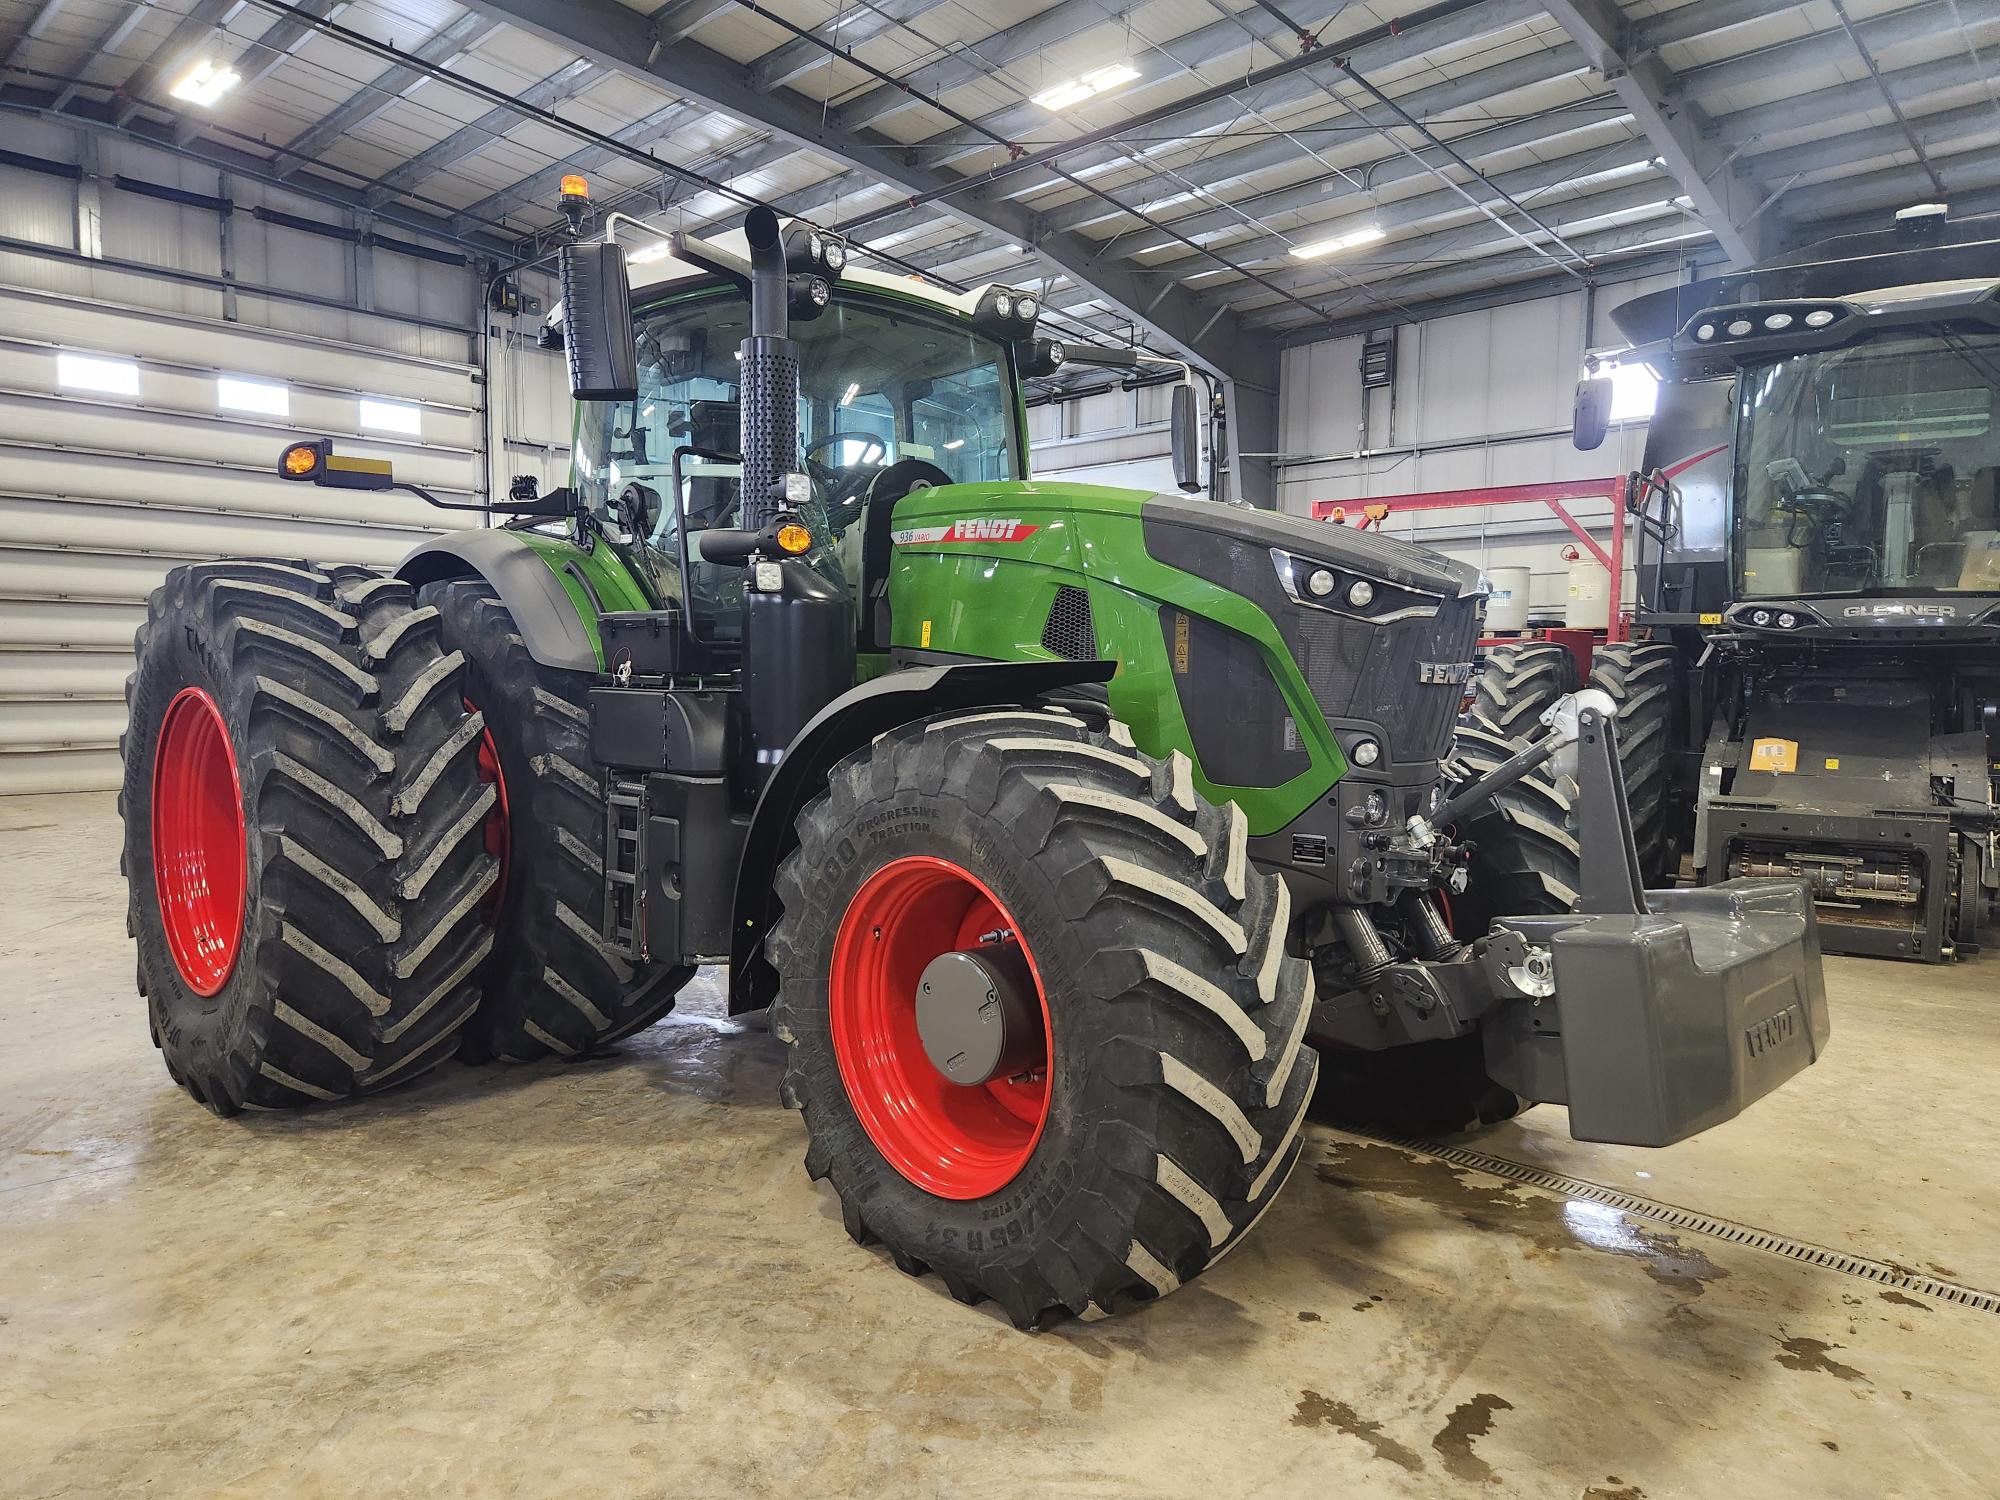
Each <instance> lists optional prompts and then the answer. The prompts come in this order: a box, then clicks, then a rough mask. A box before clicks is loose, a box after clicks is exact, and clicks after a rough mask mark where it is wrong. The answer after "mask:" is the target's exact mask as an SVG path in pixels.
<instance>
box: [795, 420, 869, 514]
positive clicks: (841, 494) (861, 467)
mask: <svg viewBox="0 0 2000 1500" xmlns="http://www.w3.org/2000/svg"><path fill="white" fill-rule="evenodd" d="M835 443H859V444H860V445H861V457H859V458H857V459H856V460H855V461H854V462H853V463H851V464H839V465H835V464H826V463H821V462H820V461H819V460H818V459H816V458H814V457H813V455H814V454H815V453H818V452H819V451H820V450H821V449H823V448H831V447H832V446H833V445H834V444H835ZM888 456H889V445H888V444H887V443H886V442H884V441H883V440H882V439H881V438H879V437H877V436H876V435H875V434H874V433H872V432H829V433H828V434H827V435H826V436H825V437H823V438H821V439H820V440H819V441H818V442H816V443H811V444H808V445H807V447H806V452H805V460H806V472H807V473H808V474H810V475H811V476H812V478H813V482H814V483H815V484H817V485H818V486H819V487H820V489H821V491H822V492H823V494H822V499H823V503H824V504H825V505H826V508H827V509H828V510H829V511H831V510H834V509H836V508H837V507H839V506H842V505H845V504H847V503H848V502H849V501H851V500H853V499H854V498H855V497H856V496H857V495H859V494H860V493H861V492H862V491H863V490H864V489H866V488H867V487H868V484H869V482H870V481H871V480H873V479H874V477H875V472H874V471H875V470H876V468H877V467H878V466H879V465H880V464H881V462H882V460H883V459H885V458H887V457H888Z"/></svg>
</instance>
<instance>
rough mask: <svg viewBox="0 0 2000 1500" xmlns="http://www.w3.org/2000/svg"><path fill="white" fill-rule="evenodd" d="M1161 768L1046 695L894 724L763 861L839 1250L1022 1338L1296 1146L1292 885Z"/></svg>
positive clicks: (1188, 1233) (1247, 1197) (1203, 1217)
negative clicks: (868, 1259)
mask: <svg viewBox="0 0 2000 1500" xmlns="http://www.w3.org/2000/svg"><path fill="white" fill-rule="evenodd" d="M1189 769H1190V768H1189V765H1188V761H1187V758H1186V757H1185V756H1182V755H1178V754H1176V755H1173V756H1171V757H1169V758H1168V759H1166V760H1153V759H1151V758H1149V757H1146V756H1143V755H1141V754H1140V753H1139V752H1138V751H1136V750H1135V749H1133V748H1132V745H1131V742H1130V736H1129V735H1128V734H1127V733H1126V732H1125V730H1124V728H1123V726H1122V725H1116V724H1114V725H1112V726H1111V728H1110V731H1109V732H1108V733H1099V732H1096V731H1093V730H1091V729H1089V728H1087V727H1086V726H1085V724H1084V723H1083V722H1082V721H1081V720H1079V719H1077V718H1074V717H1072V716H1070V715H1067V714H1063V713H1059V712H1039V711H1027V710H1016V711H1002V712H983V713H972V714H965V715H958V716H954V717H946V718H938V719H932V720H928V721H920V722H918V723H915V724H912V725H909V726H907V727H905V728H903V729H901V730H898V731H896V732H894V733H891V734H888V735H885V736H884V737H882V738H881V739H880V740H878V741H877V742H876V743H875V744H874V745H872V746H871V747H869V748H868V749H865V750H862V751H860V752H858V753H856V754H854V755H852V756H850V757H849V758H848V759H847V760H845V761H844V762H842V763H841V764H840V765H839V766H837V767H835V769H834V771H833V774H832V776H831V777H830V779H829V784H828V790H827V792H826V793H825V794H824V795H822V796H821V797H820V798H818V799H817V800H816V801H814V802H813V803H812V804H811V805H810V806H808V807H807V809H806V810H805V812H804V813H802V814H801V816H800V820H799V825H798V828H799V839H800V843H799V848H798V850H797V852H796V853H794V854H793V855H792V856H791V858H790V859H788V860H787V861H786V862H785V864H784V865H783V866H782V868H781V869H780V871H779V876H778V890H779V894H780V895H781V897H782V898H783V901H784V908H785V910H784V915H783V917H782V918H781V919H780V921H779V923H778V925H777V927H776V928H775V930H774V931H773V932H772V934H771V939H770V952H771V957H772V960H773V962H774V963H775V964H776V965H777V968H778V972H779V975H780V980H781V984H780V988H779V993H778V999H777V1003H776V1004H775V1005H773V1007H772V1010H771V1029H772V1031H773V1032H774V1033H775V1034H776V1035H778V1036H779V1037H780V1038H781V1039H782V1040H783V1041H784V1042H785V1043H786V1044H787V1045H788V1047H789V1056H788V1059H787V1063H786V1068H785V1084H784V1088H785V1099H786V1102H787V1103H788V1104H790V1105H793V1106H794V1107H796V1108H798V1109H800V1110H801V1111H802V1112H803V1114H804V1116H805V1125H806V1134H807V1149H806V1169H807V1171H808V1172H810V1173H811V1175H812V1176H813V1177H814V1178H815V1179H819V1178H826V1179H830V1180H831V1182H832V1186H833V1189H834V1192H835V1193H836V1194H837V1195H838V1197H839V1199H840V1204H841V1212H842V1216H843V1218H844V1219H845V1221H846V1224H847V1230H848V1233H849V1234H850V1235H852V1236H853V1237H854V1239H855V1240H856V1241H857V1242H858V1243H861V1244H867V1243H870V1242H871V1241H879V1242H881V1243H882V1244H883V1245H885V1246H886V1247H887V1249H888V1251H889V1254H890V1256H891V1258H892V1259H893V1260H894V1261H895V1263H896V1264H897V1265H898V1266H900V1267H901V1268H902V1269H903V1270H905V1271H907V1272H910V1273H912V1274H922V1273H923V1272H925V1271H935V1272H937V1274H938V1276H939V1278H940V1279H941V1280H942V1281H943V1283H944V1285H945V1287H946V1289H947V1290H949V1291H950V1292H951V1294H952V1295H953V1296H955V1297H957V1298H958V1299H959V1300H960V1301H963V1302H967V1303H975V1302H978V1301H980V1300H981V1299H982V1298H986V1297H990V1298H992V1299H994V1300H995V1301H996V1302H998V1303H999V1304H1000V1306H1001V1307H1002V1308H1003V1309H1004V1310H1005V1312H1006V1314H1007V1316H1008V1317H1009V1318H1011V1319H1012V1320H1013V1321H1014V1322H1015V1323H1016V1324H1017V1325H1019V1326H1022V1327H1030V1326H1035V1325H1037V1324H1038V1323H1040V1322H1041V1321H1042V1320H1043V1319H1044V1318H1046V1317H1048V1316H1051V1315H1053V1314H1055V1313H1056V1312H1057V1311H1058V1310H1067V1311H1068V1312H1071V1313H1077V1314H1081V1313H1083V1312H1085V1311H1086V1310H1088V1309H1090V1308H1092V1307H1093V1306H1094V1307H1096V1308H1098V1309H1100V1310H1103V1311H1111V1310H1113V1309H1115V1308H1116V1307H1118V1306H1119V1305H1121V1304H1122V1303H1125V1302H1127V1301H1130V1300H1148V1299H1151V1298H1155V1297H1161V1296H1164V1295H1166V1294H1167V1293H1168V1292H1171V1291H1173V1290H1174V1289H1175V1288H1176V1287H1178V1286H1180V1285H1182V1284H1183V1283H1184V1282H1186V1281H1188V1280H1189V1279H1190V1278H1191V1277H1193V1276H1195V1275H1197V1274H1198V1273H1199V1272H1201V1271H1202V1270H1203V1269H1205V1268H1206V1267H1208V1266H1210V1265H1213V1264H1214V1263H1215V1262H1216V1261H1217V1260H1218V1259H1220V1258H1221V1256H1223V1255H1224V1254H1226V1253H1227V1252H1228V1251H1229V1250H1230V1249H1231V1248H1233V1247H1234V1246H1235V1245H1236V1244H1237V1243H1238V1242H1239V1241H1240V1239H1241V1237H1242V1236H1243V1235H1244V1234H1245V1233H1247V1232H1248V1230H1249V1228H1250V1226H1251V1225H1252V1224H1253V1223H1254V1222H1255V1221H1256V1219H1257V1218H1258V1216H1259V1215H1261V1214H1262V1213H1263V1212H1264V1210H1265V1209H1266V1208H1267V1207H1268V1206H1269V1205H1270V1203H1271V1202H1272V1200H1273V1199H1274V1198H1275V1197H1276V1195H1277V1193H1278V1190H1279V1188H1280V1187H1281V1186H1282V1185H1283V1183H1284V1181H1285V1178H1286V1176H1287V1175H1288V1174H1289V1173H1290V1171H1291V1169H1292V1166H1293V1164H1294V1163H1295V1162H1296V1161H1297V1159H1298V1155H1299V1151H1300V1149H1301V1141H1300V1137H1299V1126H1300V1123H1301V1121H1302V1120H1303V1119H1304V1116H1305V1109H1306V1105H1307V1103H1308V1101H1309V1098H1310V1096H1311V1093H1312V1087H1313V1079H1314V1075H1315V1073H1316V1071H1317V1059H1316V1058H1315V1056H1314V1054H1313V1052H1312V1049H1311V1048H1309V1047H1306V1046H1304V1045H1303V1040H1302V1039H1303V1037H1304V1034H1305V1025H1306V1020H1307V1017H1308V1013H1309V1010H1310V1006H1311V983H1310V972H1309V969H1308V966H1307V964H1306V963H1305V961H1304V960H1302V959H1299V958H1294V957H1292V956H1290V954H1289V952H1288V950H1287V945H1286V934H1287V929H1288V927H1289V917H1290V900H1289V897H1288V896H1287V894H1286V893H1285V890H1284V887H1283V886H1282V885H1281V884H1280V883H1279V882H1278V881H1277V880H1275V879H1273V878H1271V877H1269V876H1265V875H1262V874H1259V873H1258V872H1256V870H1255V869H1254V868H1253V867H1252V866H1250V864H1249V863H1248V860H1247V858H1246V851H1245V838H1246V827H1245V823H1244V819H1243V815H1242V813H1241V811H1240V810H1239V809H1237V808H1236V807H1235V806H1233V805H1227V804H1226V805H1223V806H1216V805H1215V804H1212V803H1210V802H1207V801H1205V800H1203V799H1202V798H1200V797H1199V796H1197V795H1196V794H1195V792H1194V791H1193V789H1192V786H1191V783H1190V776H1189ZM989 976H990V977H989ZM926 984H929V985H930V986H931V988H930V989H929V990H928V991H926V990H925V989H924V986H925V985H926ZM920 996H921V997H922V998H921V999H920ZM920 1004H921V1005H923V1006H925V1007H929V1008H928V1009H919V1006H920ZM933 1059H936V1060H935V1061H934V1060H933Z"/></svg>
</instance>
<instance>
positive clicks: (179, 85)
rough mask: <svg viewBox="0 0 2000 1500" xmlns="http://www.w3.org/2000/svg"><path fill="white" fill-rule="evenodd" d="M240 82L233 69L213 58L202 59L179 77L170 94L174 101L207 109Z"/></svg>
mask: <svg viewBox="0 0 2000 1500" xmlns="http://www.w3.org/2000/svg"><path fill="white" fill-rule="evenodd" d="M242 81H243V80H242V79H241V78H240V77H239V76H238V75H237V72H236V70H235V69H234V68H225V67H223V66H222V65H221V64H220V63H218V62H216V60H215V59H214V58H212V57H204V58H203V59H202V60H201V61H200V62H198V63H196V64H195V65H194V66H193V67H192V68H189V69H188V70H187V72H185V73H183V74H182V75H181V76H180V78H179V79H178V80H177V81H176V82H175V84H174V86H173V88H172V90H171V92H172V94H173V96H174V97H175V98H176V99H185V100H186V101H187V102H188V103H189V104H197V105H200V106H201V107H202V108H203V109H207V108H208V107H209V106H210V105H211V104H213V103H215V101H216V100H218V99H220V98H221V97H222V96H223V95H224V94H226V93H228V92H229V91H230V90H231V89H233V88H235V87H236V85H237V84H239V83H241V82H242Z"/></svg>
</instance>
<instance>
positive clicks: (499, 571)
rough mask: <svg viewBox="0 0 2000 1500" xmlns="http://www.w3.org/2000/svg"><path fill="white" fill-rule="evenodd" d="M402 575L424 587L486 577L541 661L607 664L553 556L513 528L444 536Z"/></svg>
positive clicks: (585, 668)
mask: <svg viewBox="0 0 2000 1500" xmlns="http://www.w3.org/2000/svg"><path fill="white" fill-rule="evenodd" d="M396 576H397V577H398V578H401V579H403V580H405V581H406V582H408V583H410V584H412V585H415V586H417V587H419V588H421V587H422V586H423V585H424V584H427V583H435V582H437V581H438V580H439V579H443V578H471V577H475V576H476V577H479V578H484V579H485V580H486V581H487V582H488V583H490V584H492V585H493V589H494V592H495V593H497V594H499V596H500V602H501V603H502V604H504V605H506V606H507V612H508V613H509V614H511V615H512V616H513V617H514V628H515V629H516V630H518V631H519V632H520V633H521V639H522V641H523V642H524V643H525V644H526V645H527V648H528V654H529V655H530V656H532V657H534V659H535V661H536V662H537V664H539V665H541V666H544V667H554V668H556V669H557V670H560V671H564V672H598V671H601V670H603V668H602V666H601V664H600V663H599V661H598V649H597V634H596V631H595V630H594V629H593V628H591V627H590V626H589V625H586V623H585V621H584V619H583V616H582V615H581V614H580V613H579V611H578V608H577V605H576V602H575V601H574V600H573V599H572V598H571V597H570V595H569V592H568V591H567V590H566V589H564V587H563V585H562V582H561V580H560V579H558V578H557V577H556V574H555V570H554V568H553V567H552V566H551V565H550V564H549V562H548V561H547V560H545V559H544V558H543V556H542V554H541V553H540V552H538V551H536V550H535V549H534V548H533V547H531V546H530V545H529V544H528V543H527V542H525V541H523V540H522V539H521V538H520V537H519V536H517V535H515V534H514V533H513V532H511V531H502V530H493V531H454V532H452V533H451V534H449V535H448V536H441V537H439V538H437V539H436V540H435V541H430V542H426V543H424V545H423V546H421V547H419V548H417V550H416V551H414V552H412V553H411V554H410V555H409V556H408V557H405V558H404V559H403V561H402V562H401V563H400V564H399V565H398V566H397V568H396ZM594 623H595V622H591V624H592V625H594Z"/></svg>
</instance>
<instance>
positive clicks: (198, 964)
mask: <svg viewBox="0 0 2000 1500" xmlns="http://www.w3.org/2000/svg"><path fill="white" fill-rule="evenodd" d="M153 889H154V891H155V892H156V893H157V894H158V896H159V901H160V925H161V926H162V927H163V928H164V929H165V930H166V935H167V948H168V950H169V951H170V952H171V953H172V954H173V956H174V967H175V968H177V969H179V970H180V973H181V979H182V980H183V981H184V982H185V983H186V985H187V987H188V988H189V989H191V990H193V991H194V992H195V993H196V994H197V995H213V994H214V993H215V992H216V991H217V990H219V989H221V988H222V987H223V985H224V984H226V983H228V981H229V976H230V974H231V973H232V972H233V971H234V970H235V968H236V955H237V954H238V953H239V952H240V951H241V950H242V947H243V907H244V903H245V901H246V899H247V898H248V896H249V890H250V873H249V856H248V854H247V852H246V850H245V847H244V841H243V790H242V783H241V781H240V779H239V778H238V776H237V774H236V751H235V749H234V748H233V747H232V746H231V745H230V743H229V730H228V729H227V727H225V726H224V724H223V722H222V710H220V709H219V708H217V707H216V706H215V699H213V698H212V697H210V696H209V695H208V693H207V692H206V691H205V690H204V689H201V688H198V687H187V688H182V689H181V690H180V691H179V692H178V693H176V694H175V695H174V700H173V702H171V703H169V704H168V705H167V713H166V717H165V718H164V719H163V720H161V722H160V740H159V744H158V745H157V746H156V747H155V748H154V751H153Z"/></svg>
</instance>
